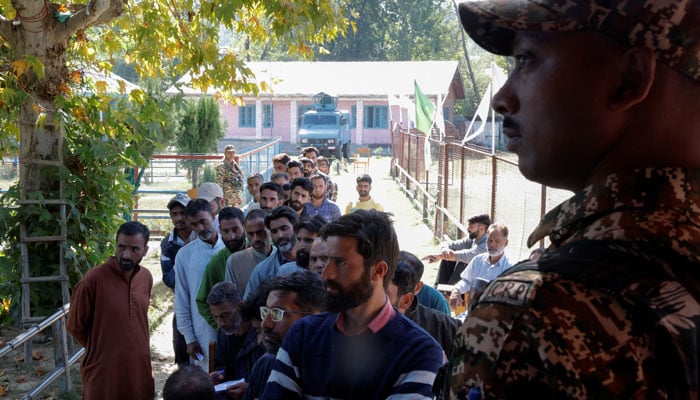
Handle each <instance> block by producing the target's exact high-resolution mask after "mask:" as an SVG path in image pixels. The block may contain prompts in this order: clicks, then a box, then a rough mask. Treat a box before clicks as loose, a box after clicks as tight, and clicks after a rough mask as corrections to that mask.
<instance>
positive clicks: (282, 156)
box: [272, 153, 291, 166]
mask: <svg viewBox="0 0 700 400" xmlns="http://www.w3.org/2000/svg"><path fill="white" fill-rule="evenodd" d="M289 160H291V158H290V157H289V154H287V153H279V154H277V155H275V156H274V157H272V162H273V163H274V162H275V161H277V162H281V163H282V164H284V165H285V166H287V163H288V162H289Z"/></svg>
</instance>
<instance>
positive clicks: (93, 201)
mask: <svg viewBox="0 0 700 400" xmlns="http://www.w3.org/2000/svg"><path fill="white" fill-rule="evenodd" d="M177 101H178V98H171V99H165V98H158V97H154V96H151V95H149V94H148V93H146V92H144V91H142V90H134V91H132V92H131V93H129V94H124V96H122V97H121V98H118V99H114V98H112V97H110V96H108V95H106V94H99V93H98V94H93V95H87V96H85V95H81V96H77V95H76V96H71V97H66V98H62V97H60V98H58V99H57V101H56V105H57V106H58V107H59V108H60V109H61V110H71V111H70V112H61V113H59V114H57V121H55V122H56V123H57V124H59V126H60V127H61V129H63V130H64V131H70V132H71V133H72V134H71V135H66V138H65V140H66V142H65V143H64V157H65V166H64V167H63V168H60V169H56V170H55V171H54V174H55V175H54V176H50V175H49V176H46V178H47V179H61V180H63V182H64V184H65V198H66V200H67V203H68V206H67V212H66V217H67V218H66V219H67V224H66V229H67V238H68V240H67V241H66V242H65V244H64V246H63V249H64V252H65V262H66V265H67V270H68V273H69V277H70V280H71V283H72V284H75V283H76V282H77V280H79V278H80V277H82V274H83V273H84V272H85V271H87V269H89V268H90V267H93V266H95V265H97V264H99V263H102V262H104V261H105V260H106V259H107V258H108V257H109V256H110V255H111V254H113V251H114V248H113V242H114V233H115V232H116V230H117V227H118V226H119V225H120V224H121V223H122V222H124V221H123V220H122V219H121V216H122V215H123V214H124V213H130V211H131V208H132V204H133V186H132V185H131V184H129V183H128V176H127V174H125V172H124V171H125V169H126V168H128V167H133V166H136V165H140V166H145V165H146V163H147V159H148V158H149V157H150V156H151V154H152V153H153V151H155V150H156V149H160V148H161V145H160V143H161V142H164V141H167V137H168V136H169V135H172V133H168V132H167V131H166V130H165V129H164V128H165V127H166V126H167V125H166V124H164V123H161V122H157V121H162V120H164V119H165V118H166V116H167V115H168V114H169V112H168V110H169V109H171V108H172V107H173V103H176V102H177ZM18 190H19V188H18V186H17V185H15V186H13V187H12V188H10V190H9V191H8V193H6V194H5V195H4V196H2V198H0V204H2V207H1V209H2V211H0V243H5V244H6V251H5V252H4V254H3V255H1V256H0V263H2V264H3V265H5V266H6V267H7V269H6V271H5V273H7V274H8V280H5V279H3V281H4V282H12V285H7V286H3V287H2V288H0V290H2V292H0V298H5V296H10V295H12V294H16V293H18V291H19V283H18V282H19V276H20V264H19V261H20V246H19V221H20V220H21V219H25V220H29V221H32V224H31V227H30V228H31V229H30V232H29V233H30V234H31V235H34V236H37V235H53V234H56V231H57V229H58V227H59V225H60V224H57V220H56V210H55V208H56V207H50V206H46V207H16V206H15V205H16V201H17V199H18V195H19V192H18ZM29 197H31V193H30V194H29ZM28 253H29V257H30V263H31V265H33V266H35V267H34V269H33V270H32V275H35V276H50V275H55V274H57V271H58V262H59V261H58V257H57V254H58V250H57V248H56V247H55V245H54V244H52V243H36V244H30V245H29V252H28ZM31 294H32V304H36V305H37V308H36V309H33V310H32V312H33V314H34V315H42V314H48V313H50V312H52V311H54V310H55V308H56V307H58V306H60V305H61V295H60V287H59V285H58V284H52V283H44V284H33V285H32V292H31Z"/></svg>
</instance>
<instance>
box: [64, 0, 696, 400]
mask: <svg viewBox="0 0 700 400" xmlns="http://www.w3.org/2000/svg"><path fill="white" fill-rule="evenodd" d="M458 8H459V15H460V19H461V23H462V26H463V27H464V29H465V30H466V32H467V33H468V34H469V35H470V36H472V38H474V40H476V41H477V43H479V44H480V45H481V46H483V47H484V48H486V49H488V50H490V51H492V52H495V53H497V54H503V55H512V56H514V58H515V68H514V70H513V71H512V72H511V74H510V76H509V78H508V80H507V82H506V83H505V85H504V86H503V87H502V88H501V89H500V91H499V92H498V93H497V94H496V95H495V97H494V108H495V110H496V111H497V112H499V113H500V114H502V115H503V116H504V121H503V126H504V132H505V135H506V136H507V137H508V147H509V149H510V150H511V151H513V152H514V153H516V154H517V155H518V157H519V161H518V164H519V167H520V170H521V172H522V173H523V174H524V175H525V176H526V177H527V178H529V179H532V180H534V181H537V182H541V183H543V184H547V185H550V186H554V187H560V188H566V189H569V190H572V191H574V192H576V194H575V195H574V196H573V197H572V198H571V199H569V200H567V201H566V202H564V203H563V204H561V205H560V206H558V207H556V208H554V209H553V210H551V211H549V212H548V213H547V214H546V216H545V217H544V218H543V220H542V222H541V223H540V225H539V226H537V227H536V228H535V230H534V232H533V233H532V235H531V236H530V239H529V241H528V242H529V244H530V245H531V246H532V245H534V244H535V243H538V242H540V241H541V240H542V239H543V238H544V237H545V236H548V237H549V241H550V243H551V245H550V246H549V247H548V248H547V249H534V250H533V252H532V254H531V256H530V258H529V259H528V260H524V261H522V262H519V263H515V261H516V260H513V259H511V258H509V257H508V254H507V250H506V249H507V246H508V227H507V226H506V225H505V224H503V223H501V222H494V221H492V220H491V217H490V216H489V215H488V214H483V215H475V216H473V217H471V218H470V219H469V220H468V236H467V237H465V238H463V239H460V240H458V241H455V242H449V243H444V244H443V246H442V247H441V249H440V251H439V252H435V253H434V254H430V255H427V256H425V257H424V260H426V261H428V262H429V263H435V262H438V261H440V263H441V264H440V267H439V273H438V276H437V280H436V282H435V286H436V287H440V288H441V289H443V290H445V288H447V289H446V293H445V294H446V296H443V294H441V293H440V292H439V291H437V290H436V289H435V288H434V287H432V286H431V285H424V284H423V282H422V281H421V280H422V275H423V269H424V265H423V263H422V261H421V260H420V259H418V258H417V257H416V255H414V254H412V253H410V252H408V251H406V249H404V250H403V251H402V249H400V248H399V244H398V240H397V234H396V231H395V230H394V227H393V223H392V220H391V215H390V214H387V213H385V212H383V208H382V207H381V205H379V204H377V202H376V201H374V200H373V199H372V197H371V195H370V192H371V185H372V179H371V177H370V176H369V175H362V176H360V177H358V178H357V181H356V183H357V186H356V191H357V193H358V199H357V201H353V202H351V203H350V204H348V205H347V206H346V207H345V208H344V213H342V215H341V208H340V207H339V206H338V205H337V204H336V203H335V201H334V199H337V193H338V189H339V188H338V186H337V185H336V184H334V183H333V182H332V181H331V179H330V177H329V176H328V170H329V167H330V160H327V159H324V158H322V157H319V154H318V151H317V150H316V149H314V148H307V149H304V151H303V152H302V154H301V157H300V158H299V159H297V160H295V159H291V158H290V157H289V156H288V155H287V154H280V155H278V156H276V157H275V158H274V159H273V165H274V170H275V173H274V174H273V175H272V176H271V179H270V181H268V182H263V178H262V176H260V175H250V176H248V177H246V179H245V180H244V179H243V173H242V171H241V170H240V168H239V167H238V165H237V163H236V159H235V149H234V148H231V149H230V148H228V147H227V149H226V156H225V160H224V162H223V164H222V166H221V168H217V180H218V181H219V183H205V184H202V186H201V187H200V188H199V189H198V192H197V198H194V199H190V198H189V197H187V196H186V195H184V194H178V195H176V196H175V197H173V198H172V200H171V201H170V202H169V203H168V204H167V207H168V209H169V211H170V216H171V219H172V223H173V231H172V232H171V233H170V234H169V235H168V236H167V237H165V238H164V239H163V241H162V244H161V266H162V269H163V281H164V282H165V284H166V285H168V286H169V287H171V288H173V290H174V291H175V315H174V318H173V326H174V330H173V344H174V348H175V354H176V357H175V360H176V362H177V363H178V366H179V369H178V371H177V372H175V373H174V374H173V375H172V376H171V377H170V378H169V379H168V381H167V382H166V384H165V387H164V389H163V395H164V398H165V399H166V400H169V399H213V398H233V399H241V398H246V399H258V398H260V399H287V398H292V399H297V398H298V399H302V398H320V399H327V398H338V399H341V398H342V399H386V398H426V399H427V398H435V397H439V398H456V399H467V398H468V399H479V398H499V399H500V398H520V397H536V398H567V399H568V398H576V399H588V398H672V399H697V398H698V393H699V391H698V385H699V382H700V376H699V373H700V372H699V371H700V355H699V354H700V351H699V350H700V349H698V346H699V343H700V329H699V328H698V326H699V324H700V305H699V300H698V296H699V295H700V283H699V282H700V276H699V275H698V271H700V269H698V263H700V258H699V257H700V219H699V218H698V213H700V206H699V204H700V197H699V196H700V195H699V194H700V178H699V176H698V172H697V171H696V170H694V169H692V168H694V167H696V164H697V163H698V160H700V154H698V153H700V151H699V150H698V149H700V143H698V144H695V142H696V141H699V140H700V136H698V135H697V131H698V130H700V117H698V116H700V112H699V111H700V102H698V101H697V100H698V99H699V98H700V83H699V82H698V81H700V30H698V29H697V27H698V26H700V2H699V1H698V0H677V1H672V0H655V1H642V0H640V1H625V2H601V1H595V0H590V1H581V2H578V3H577V4H573V3H571V2H565V1H560V0H538V1H498V0H469V1H465V2H462V3H461V4H460V5H459V7H458ZM321 164H323V165H324V166H323V167H321ZM232 174H233V175H235V174H238V175H237V177H235V178H231V177H230V175H232ZM244 181H246V182H247V184H248V185H247V189H248V191H249V193H250V195H251V197H252V201H251V202H250V203H248V204H241V201H240V199H241V198H242V196H241V193H242V190H243V182H244ZM148 239H149V231H148V228H147V227H145V226H144V225H142V224H140V223H138V222H127V223H125V224H123V225H122V226H121V227H120V228H119V230H118V231H117V236H116V252H115V256H114V257H112V258H110V259H109V260H108V261H107V262H106V263H104V264H103V265H100V266H98V267H95V268H93V269H91V270H90V271H89V272H88V273H87V274H86V275H85V276H84V278H83V279H82V280H81V281H80V283H78V285H77V286H76V287H75V289H74V291H73V298H72V305H71V311H70V314H69V320H68V329H69V330H70V332H71V333H72V334H73V336H74V337H75V338H76V339H77V340H78V341H79V342H80V343H81V344H82V345H84V346H85V348H86V350H87V354H86V356H85V359H84V360H83V363H82V368H81V374H82V378H83V393H84V398H86V399H152V398H153V395H154V382H153V377H152V371H151V364H150V352H149V346H148V326H147V325H148V324H147V319H146V313H147V309H148V303H149V299H150V290H151V286H152V280H153V279H152V276H151V274H150V273H149V271H148V270H147V269H145V268H142V267H141V266H140V265H139V263H140V261H141V259H142V257H143V256H144V255H145V254H146V251H147V249H148ZM513 264H516V265H513ZM459 306H463V307H465V311H464V312H463V313H462V314H461V315H459V316H457V315H453V313H455V311H456V310H457V307H459Z"/></svg>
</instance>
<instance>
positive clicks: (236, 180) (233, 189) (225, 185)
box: [216, 159, 245, 207]
mask: <svg viewBox="0 0 700 400" xmlns="http://www.w3.org/2000/svg"><path fill="white" fill-rule="evenodd" d="M244 180H245V177H244V176H243V171H241V167H239V166H238V164H237V163H236V162H235V161H234V162H232V163H229V162H228V161H226V160H225V159H224V160H223V162H222V163H221V164H219V165H217V166H216V183H218V184H219V186H221V189H223V191H224V198H225V199H226V204H227V205H229V206H232V207H240V206H241V204H242V203H243V182H244Z"/></svg>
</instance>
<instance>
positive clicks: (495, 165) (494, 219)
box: [491, 154, 498, 221]
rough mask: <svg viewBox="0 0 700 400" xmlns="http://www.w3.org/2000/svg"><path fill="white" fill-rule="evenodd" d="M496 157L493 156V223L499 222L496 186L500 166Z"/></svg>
mask: <svg viewBox="0 0 700 400" xmlns="http://www.w3.org/2000/svg"><path fill="white" fill-rule="evenodd" d="M497 162H498V161H497V160H496V156H495V155H494V154H491V221H497V220H498V219H497V216H496V186H497V183H498V165H497Z"/></svg>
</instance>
